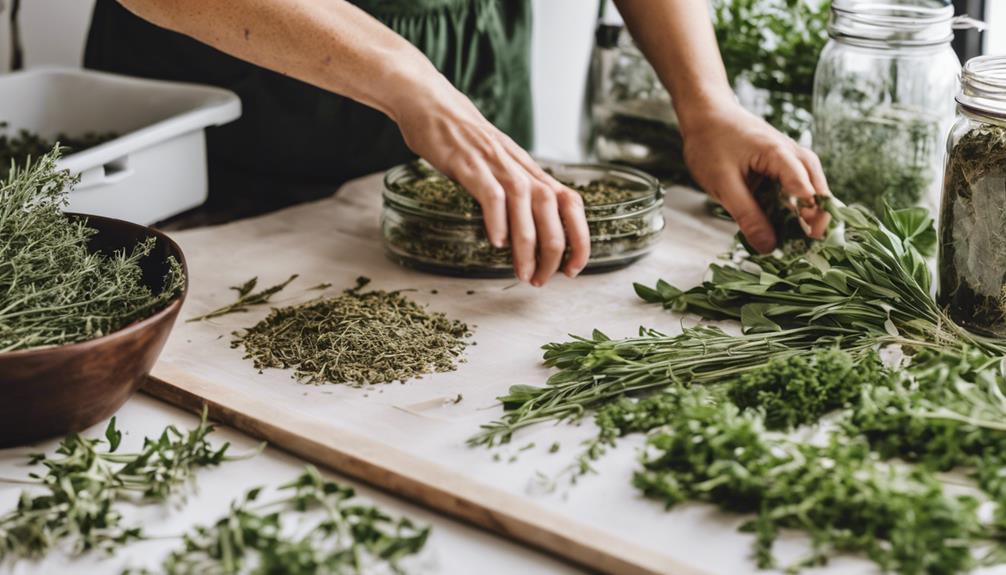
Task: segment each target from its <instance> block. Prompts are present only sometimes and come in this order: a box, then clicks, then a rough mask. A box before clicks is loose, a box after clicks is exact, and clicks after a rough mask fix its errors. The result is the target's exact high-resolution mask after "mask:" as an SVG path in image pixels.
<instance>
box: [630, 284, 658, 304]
mask: <svg viewBox="0 0 1006 575" xmlns="http://www.w3.org/2000/svg"><path fill="white" fill-rule="evenodd" d="M632 288H633V289H634V290H636V295H637V296H639V297H640V298H641V299H642V300H643V301H645V302H646V303H662V302H663V301H664V298H663V296H661V295H660V292H658V291H657V290H655V289H653V288H651V287H648V286H645V285H643V284H641V283H634V284H632Z"/></svg>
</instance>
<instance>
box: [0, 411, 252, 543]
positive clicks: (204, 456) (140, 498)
mask: <svg viewBox="0 0 1006 575" xmlns="http://www.w3.org/2000/svg"><path fill="white" fill-rule="evenodd" d="M212 431H213V427H212V426H211V425H210V424H209V423H208V422H207V420H206V410H205V409H204V410H203V415H202V419H201V420H200V423H199V425H198V426H197V427H196V428H195V429H193V430H191V431H189V432H187V433H183V432H181V431H179V430H178V429H177V428H176V427H175V426H168V427H167V428H165V430H164V432H163V433H161V435H160V436H158V437H156V438H145V439H144V442H143V448H142V449H141V450H140V451H139V452H136V453H120V452H118V448H119V443H120V441H121V438H122V434H121V432H120V431H119V430H118V428H117V427H116V425H115V418H114V417H113V418H112V420H111V421H110V422H109V423H108V427H107V428H106V430H105V437H104V439H88V438H85V437H82V436H80V435H79V434H72V435H70V436H68V437H67V438H66V439H64V440H63V441H62V442H61V443H60V445H59V447H58V448H57V449H56V455H57V457H49V456H47V455H44V454H35V455H32V456H31V459H30V463H32V464H41V465H42V466H44V467H45V470H46V471H45V473H44V474H41V475H39V474H37V473H31V474H30V475H29V477H31V478H32V479H34V480H35V481H36V482H37V487H38V488H40V489H42V490H43V493H42V494H34V493H33V492H32V491H31V490H29V491H25V492H23V493H22V494H21V497H20V499H19V501H18V505H17V508H16V509H14V510H12V511H10V512H7V513H6V514H3V515H0V561H3V560H5V559H8V558H9V559H18V558H37V557H41V556H43V555H45V554H46V553H47V552H49V551H50V550H51V549H52V548H54V547H57V546H59V547H61V548H65V549H67V550H68V551H69V552H70V553H73V554H79V553H83V552H85V551H88V550H91V549H100V550H104V551H112V550H113V549H115V548H116V547H118V546H119V545H122V544H124V543H127V542H130V541H134V540H138V539H142V538H143V531H142V529H141V527H140V526H127V525H124V524H123V520H122V515H121V513H120V510H119V506H120V504H123V503H150V502H155V503H156V502H163V501H166V500H168V499H169V498H171V497H172V496H174V495H176V494H178V493H179V492H180V490H181V488H182V487H183V486H184V485H186V484H187V483H188V482H190V481H191V480H192V477H193V473H194V472H195V470H196V469H197V468H200V467H207V466H216V465H219V464H220V463H222V462H224V461H229V460H232V459H235V458H234V457H231V456H228V455H227V450H228V448H229V444H226V443H225V444H224V445H222V446H220V447H218V448H216V447H214V446H212V445H211V444H210V443H209V441H208V440H207V436H208V435H209V434H210V433H211V432H212ZM103 447H104V449H103Z"/></svg>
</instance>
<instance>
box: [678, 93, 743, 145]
mask: <svg viewBox="0 0 1006 575" xmlns="http://www.w3.org/2000/svg"><path fill="white" fill-rule="evenodd" d="M674 102H675V106H674V108H675V112H676V113H677V116H678V124H679V126H680V128H681V133H682V135H683V136H685V137H687V136H688V134H689V133H691V132H695V131H699V130H701V129H702V128H703V127H705V126H707V125H708V124H709V123H710V122H714V121H718V120H720V119H722V118H724V117H727V116H731V115H734V114H736V113H737V112H738V111H740V110H742V108H741V106H740V103H739V102H738V101H737V96H735V95H734V93H733V92H732V91H722V90H721V91H716V92H714V93H701V92H699V93H693V94H689V95H686V96H679V97H674Z"/></svg>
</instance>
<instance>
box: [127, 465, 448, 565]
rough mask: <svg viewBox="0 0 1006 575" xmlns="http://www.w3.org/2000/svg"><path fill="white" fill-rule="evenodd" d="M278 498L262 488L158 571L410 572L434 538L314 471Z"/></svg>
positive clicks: (190, 537)
mask: <svg viewBox="0 0 1006 575" xmlns="http://www.w3.org/2000/svg"><path fill="white" fill-rule="evenodd" d="M280 492H281V493H283V495H284V496H283V497H282V498H279V499H276V500H272V501H262V500H261V495H262V488H256V489H253V490H251V491H249V492H248V493H247V494H246V495H245V497H244V498H243V500H240V501H236V502H234V503H232V505H231V510H230V512H229V513H228V514H227V515H226V516H224V517H223V518H222V519H220V520H219V521H217V522H216V523H215V524H213V525H209V526H201V527H197V528H196V529H195V530H194V531H193V532H191V533H188V534H186V535H185V536H184V543H183V545H182V547H181V548H180V549H178V550H176V551H173V552H172V553H171V554H170V555H169V556H168V557H167V559H165V560H164V563H163V564H162V566H161V569H160V570H158V571H157V572H158V573H164V574H166V575H189V574H193V573H205V574H219V575H238V574H242V573H304V574H307V573H311V574H318V575H344V574H351V573H352V574H360V573H384V572H390V573H404V572H405V571H404V570H403V567H402V565H400V563H401V562H402V561H403V560H404V559H406V558H408V557H411V556H414V555H416V554H418V553H419V552H420V551H422V550H423V548H424V547H425V546H426V542H427V540H428V539H429V534H430V528H429V527H426V526H419V525H416V524H414V523H413V522H412V521H410V520H409V519H408V518H394V517H392V516H391V515H389V514H388V513H386V512H385V511H384V510H383V509H380V508H379V507H376V506H373V505H371V504H369V503H367V502H365V501H362V500H360V499H359V498H358V497H357V496H356V493H355V491H354V490H353V488H352V487H348V486H345V485H341V484H339V483H336V482H334V481H329V480H326V479H325V478H323V477H322V476H321V474H320V473H318V471H317V470H316V469H315V468H313V467H308V468H307V469H306V470H305V471H304V473H303V474H301V475H300V476H299V477H298V478H297V479H295V480H294V481H292V482H290V483H289V484H287V485H284V486H283V487H281V488H280ZM290 518H295V519H296V520H297V521H298V523H297V525H296V529H295V530H291V529H289V524H290V523H291V522H290ZM284 524H286V528H284ZM127 573H136V574H140V573H143V574H145V573H150V572H149V571H147V570H141V571H128V572H127Z"/></svg>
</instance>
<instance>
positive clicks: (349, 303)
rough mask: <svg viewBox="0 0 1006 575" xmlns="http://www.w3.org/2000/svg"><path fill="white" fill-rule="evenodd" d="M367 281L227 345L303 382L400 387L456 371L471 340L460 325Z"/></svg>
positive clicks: (273, 318) (280, 313)
mask: <svg viewBox="0 0 1006 575" xmlns="http://www.w3.org/2000/svg"><path fill="white" fill-rule="evenodd" d="M368 283H370V280H369V279H367V278H362V277H361V278H359V279H358V280H357V285H356V287H354V288H352V289H348V290H346V291H345V292H343V293H342V294H341V295H339V296H336V297H331V298H320V299H316V300H313V301H309V302H307V303H304V304H300V305H295V306H290V307H284V308H274V309H273V310H272V311H271V312H270V313H269V316H268V317H266V318H265V319H263V320H262V321H260V322H259V323H258V324H256V325H255V326H253V327H251V328H248V329H247V330H244V331H242V332H238V333H235V337H234V340H233V342H232V344H231V345H232V346H233V347H238V346H243V347H244V349H245V358H246V359H251V360H252V361H254V363H255V367H257V368H259V369H265V368H268V367H276V368H293V369H294V375H293V377H295V378H296V379H297V380H299V381H301V382H303V383H317V384H320V383H345V384H352V385H365V384H371V383H391V382H395V381H401V382H404V381H407V380H409V379H413V378H419V377H422V376H423V375H426V374H429V373H433V372H446V371H453V370H455V369H456V368H457V363H458V362H459V361H463V356H464V351H465V348H466V347H467V346H468V341H467V339H468V338H469V337H470V336H471V330H470V329H469V328H468V326H467V325H466V324H464V323H462V322H460V321H458V320H452V319H449V318H447V316H445V315H444V314H442V313H437V312H431V311H429V310H428V309H426V308H425V307H423V306H421V305H419V304H417V303H415V302H414V301H412V300H410V299H409V298H407V297H405V296H404V295H403V294H402V293H401V292H398V291H393V292H387V291H382V290H372V291H363V288H364V287H365V286H366V285H367V284H368Z"/></svg>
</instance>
